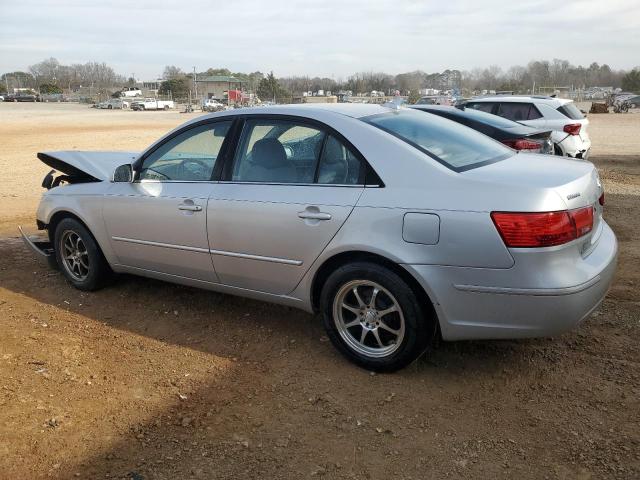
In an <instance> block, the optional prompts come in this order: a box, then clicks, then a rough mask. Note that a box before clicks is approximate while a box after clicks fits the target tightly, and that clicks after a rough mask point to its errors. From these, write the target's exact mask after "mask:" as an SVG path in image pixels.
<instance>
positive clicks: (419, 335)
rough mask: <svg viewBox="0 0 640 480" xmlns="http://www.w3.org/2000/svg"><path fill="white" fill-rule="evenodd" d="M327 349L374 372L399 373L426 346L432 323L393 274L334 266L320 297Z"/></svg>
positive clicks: (374, 267)
mask: <svg viewBox="0 0 640 480" xmlns="http://www.w3.org/2000/svg"><path fill="white" fill-rule="evenodd" d="M320 304H321V308H322V313H323V320H324V326H325V329H326V331H327V335H328V336H329V338H330V340H331V342H332V343H333V345H334V346H335V347H336V348H337V349H338V350H339V351H340V352H341V353H342V354H343V355H344V356H345V357H347V358H348V359H349V360H351V361H352V362H354V363H355V364H357V365H359V366H361V367H363V368H366V369H368V370H373V371H376V372H391V371H395V370H398V369H401V368H403V367H405V366H407V365H409V364H410V363H412V362H413V361H414V360H416V359H417V358H418V357H419V356H420V355H421V354H422V353H424V352H425V350H427V348H429V346H430V345H431V344H432V343H433V340H434V338H435V336H436V325H437V321H436V319H435V318H434V315H433V314H431V310H430V309H429V308H428V306H424V305H422V304H421V302H420V300H419V298H418V296H417V295H416V293H415V292H414V291H413V290H412V288H411V287H410V286H409V285H408V284H407V283H406V282H405V281H404V280H403V279H402V278H401V277H400V276H399V275H397V274H396V273H395V272H394V271H392V270H390V269H388V268H386V267H383V266H381V265H378V264H375V263H370V262H357V263H352V264H348V265H345V266H343V267H340V268H339V269H338V270H336V271H335V272H333V273H332V274H331V275H330V276H329V278H328V279H327V281H326V282H325V284H324V286H323V289H322V293H321V296H320Z"/></svg>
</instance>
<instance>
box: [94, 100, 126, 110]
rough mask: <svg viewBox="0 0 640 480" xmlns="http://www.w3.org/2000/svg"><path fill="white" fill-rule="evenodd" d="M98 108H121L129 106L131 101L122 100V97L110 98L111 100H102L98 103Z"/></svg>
mask: <svg viewBox="0 0 640 480" xmlns="http://www.w3.org/2000/svg"><path fill="white" fill-rule="evenodd" d="M98 108H103V109H109V110H111V109H114V108H119V109H123V108H129V102H127V101H125V100H122V99H120V98H110V99H109V100H106V101H104V102H100V103H99V104H98Z"/></svg>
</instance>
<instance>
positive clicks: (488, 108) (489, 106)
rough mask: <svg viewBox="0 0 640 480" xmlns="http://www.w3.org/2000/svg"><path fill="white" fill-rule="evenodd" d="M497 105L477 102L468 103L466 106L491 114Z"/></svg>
mask: <svg viewBox="0 0 640 480" xmlns="http://www.w3.org/2000/svg"><path fill="white" fill-rule="evenodd" d="M494 105H495V103H492V102H477V103H467V104H466V105H465V106H466V107H470V108H473V109H475V110H480V111H481V112H487V113H491V112H492V111H493V106H494Z"/></svg>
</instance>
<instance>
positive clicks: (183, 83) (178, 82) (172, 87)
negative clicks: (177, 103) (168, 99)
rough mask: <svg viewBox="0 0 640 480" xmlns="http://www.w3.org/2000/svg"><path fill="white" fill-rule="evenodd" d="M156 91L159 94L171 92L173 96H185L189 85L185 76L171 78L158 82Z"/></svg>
mask: <svg viewBox="0 0 640 480" xmlns="http://www.w3.org/2000/svg"><path fill="white" fill-rule="evenodd" d="M158 93H160V94H161V95H167V94H169V93H171V95H172V96H173V98H185V97H186V96H187V95H188V94H189V86H188V84H187V80H186V79H185V78H172V79H170V80H165V81H164V82H162V83H161V84H160V88H159V89H158Z"/></svg>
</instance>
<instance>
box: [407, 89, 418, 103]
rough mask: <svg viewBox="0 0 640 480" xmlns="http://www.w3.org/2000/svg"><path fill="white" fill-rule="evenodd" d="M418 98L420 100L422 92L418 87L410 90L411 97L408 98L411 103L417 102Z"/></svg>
mask: <svg viewBox="0 0 640 480" xmlns="http://www.w3.org/2000/svg"><path fill="white" fill-rule="evenodd" d="M418 100H420V92H419V91H418V90H416V89H414V90H411V92H409V98H408V99H407V102H409V105H413V104H415V103H416V102H417V101H418Z"/></svg>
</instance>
